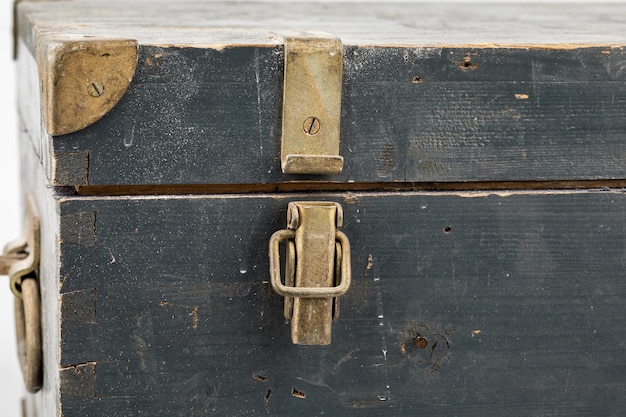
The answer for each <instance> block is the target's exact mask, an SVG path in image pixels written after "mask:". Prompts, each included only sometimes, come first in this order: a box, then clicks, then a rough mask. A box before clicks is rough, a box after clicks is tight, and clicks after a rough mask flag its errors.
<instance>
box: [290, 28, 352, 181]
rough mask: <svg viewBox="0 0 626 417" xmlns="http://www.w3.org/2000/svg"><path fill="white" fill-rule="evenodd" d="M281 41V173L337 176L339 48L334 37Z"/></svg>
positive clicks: (339, 162)
mask: <svg viewBox="0 0 626 417" xmlns="http://www.w3.org/2000/svg"><path fill="white" fill-rule="evenodd" d="M284 39H285V79H284V90H283V125H282V140H281V165H282V170H283V172H284V173H286V174H322V175H329V174H339V173H340V172H341V170H342V169H343V157H341V156H340V155H339V130H340V125H341V83H342V71H343V47H342V43H341V40H340V39H339V38H337V37H335V36H333V35H329V34H326V33H320V32H307V33H302V34H298V35H297V36H287V37H285V38H284Z"/></svg>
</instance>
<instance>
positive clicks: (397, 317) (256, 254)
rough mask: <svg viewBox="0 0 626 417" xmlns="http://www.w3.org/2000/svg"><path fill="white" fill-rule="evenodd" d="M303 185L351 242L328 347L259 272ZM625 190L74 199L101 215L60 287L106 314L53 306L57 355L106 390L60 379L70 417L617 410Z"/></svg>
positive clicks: (78, 210)
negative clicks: (311, 340)
mask: <svg viewBox="0 0 626 417" xmlns="http://www.w3.org/2000/svg"><path fill="white" fill-rule="evenodd" d="M471 197H474V198H471ZM301 199H319V200H330V201H337V202H339V203H341V204H342V205H343V209H344V227H343V228H342V230H343V231H344V232H345V233H346V234H347V235H348V236H349V238H350V240H351V243H352V245H351V246H352V253H353V255H352V264H353V267H352V269H353V275H354V277H353V285H352V288H351V289H350V291H349V292H348V294H347V295H345V296H344V297H342V299H341V316H340V317H339V319H338V320H337V321H335V322H334V324H333V342H332V344H331V345H330V346H328V347H307V346H296V345H292V344H291V341H290V339H289V325H288V324H286V323H285V321H284V318H283V311H282V299H281V297H279V296H277V295H276V294H275V293H274V292H273V291H272V290H271V288H270V285H269V283H268V280H269V271H268V260H267V254H266V252H267V248H266V245H267V241H268V239H269V236H270V235H271V233H272V232H274V231H276V230H278V229H280V228H284V227H285V223H284V222H285V218H284V216H285V210H286V207H287V203H288V202H289V201H292V200H301ZM625 204H626V194H624V193H622V192H619V191H605V192H602V191H595V192H588V191H561V192H558V191H553V192H511V193H506V192H500V193H492V194H489V193H482V194H481V193H461V192H457V193H453V192H445V193H433V192H430V193H428V192H404V193H335V194H329V193H315V194H306V195H302V194H287V195H278V194H269V195H250V196H238V195H215V196H208V195H203V196H171V197H165V196H160V197H152V196H146V197H135V198H129V197H128V196H125V197H98V198H96V197H90V198H84V197H72V196H66V197H63V198H62V199H61V201H60V215H61V216H62V217H65V218H67V217H66V216H70V217H73V218H85V215H84V213H94V212H95V213H96V215H95V219H96V223H95V233H96V239H95V246H92V245H84V244H80V242H72V241H65V240H64V241H63V243H62V245H61V253H62V258H61V271H60V276H62V277H63V282H62V286H61V288H60V291H61V293H62V294H63V297H67V296H72V295H73V294H77V295H76V296H75V298H76V297H79V295H80V297H83V296H84V295H85V294H88V295H95V303H96V307H95V312H96V318H95V320H90V321H89V322H86V320H85V321H84V322H81V321H78V320H76V319H75V317H76V316H77V315H80V314H77V312H75V311H71V312H70V313H68V316H67V317H65V316H64V317H61V321H62V326H61V333H60V335H61V338H62V343H61V351H60V366H62V367H64V368H65V367H72V366H82V365H84V364H94V369H95V393H93V394H90V393H89V392H88V390H86V389H85V390H83V391H80V392H81V393H82V394H81V395H64V394H63V393H62V396H61V409H62V410H63V415H64V416H65V417H73V416H79V415H90V416H105V415H107V416H109V415H111V414H115V415H140V414H142V413H147V414H150V415H154V416H165V415H172V414H174V415H176V413H179V414H180V415H188V416H196V415H197V416H200V415H207V414H215V415H258V414H264V413H268V412H269V413H271V414H274V415H284V416H293V415H296V414H298V415H311V416H312V415H318V414H320V413H325V414H326V415H331V414H332V415H361V416H373V415H377V416H382V415H390V416H391V415H393V416H397V415H398V414H399V413H409V414H416V413H426V414H437V415H443V416H453V415H464V416H478V415H480V416H484V415H487V416H509V415H510V416H513V415H521V414H523V415H550V414H554V413H556V414H559V415H578V416H596V415H598V414H601V415H607V416H618V415H620V413H621V412H622V411H623V409H624V407H625V406H626V402H625V398H626V396H624V391H625V390H626V372H625V371H626V369H624V366H623V364H624V363H626V324H625V322H624V320H623V317H624V314H625V313H626V311H625V309H626V306H625V305H624V302H623V300H624V297H625V296H626V283H625V281H624V276H626V267H625V259H626V246H625V245H626V212H625V211H624V207H625ZM87 217H89V216H87ZM68 227H69V223H68ZM77 227H80V226H77ZM90 242H91V240H90ZM83 304H84V305H85V306H86V307H85V308H86V309H87V313H88V315H92V314H93V311H94V308H93V304H92V303H91V302H89V303H83ZM75 305H79V304H75ZM62 313H63V314H64V315H65V313H64V312H63V311H62ZM420 347H421V348H420ZM89 369H91V368H89ZM89 387H90V385H89V386H88V388H89ZM68 389H69V388H68Z"/></svg>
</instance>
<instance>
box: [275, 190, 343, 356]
mask: <svg viewBox="0 0 626 417" xmlns="http://www.w3.org/2000/svg"><path fill="white" fill-rule="evenodd" d="M342 217H343V215H342V208H341V206H340V205H339V204H337V203H328V202H291V203H289V209H288V221H287V224H288V226H287V227H288V229H284V230H279V231H278V232H276V233H274V234H273V235H272V237H271V239H270V269H271V271H270V272H271V284H272V287H273V288H274V290H275V291H276V292H277V293H279V294H281V295H283V296H284V297H285V316H286V317H287V318H288V319H290V320H291V339H292V341H293V343H295V344H302V345H328V344H330V342H331V323H332V320H333V318H336V317H337V315H338V312H339V309H338V304H337V303H338V297H339V296H341V295H343V294H345V293H346V291H348V288H349V287H350V282H351V267H350V242H349V241H348V238H347V237H346V235H345V234H343V233H342V232H340V231H339V230H337V229H338V228H339V227H341V223H342ZM283 240H286V241H287V251H286V257H287V260H286V267H285V284H283V283H282V282H281V277H280V275H281V273H280V259H279V248H278V246H279V243H280V242H281V241H283Z"/></svg>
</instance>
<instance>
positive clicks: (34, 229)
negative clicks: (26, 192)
mask: <svg viewBox="0 0 626 417" xmlns="http://www.w3.org/2000/svg"><path fill="white" fill-rule="evenodd" d="M25 208H26V218H25V220H26V235H25V237H23V238H22V239H19V240H17V241H15V242H12V243H9V244H8V245H6V247H5V248H4V253H3V254H2V255H1V256H0V275H8V276H9V277H10V287H11V291H12V292H13V294H15V328H16V333H17V350H18V356H19V361H20V367H21V369H22V374H23V376H24V383H25V385H26V389H27V390H28V391H29V392H31V393H35V392H37V391H39V390H40V389H41V386H42V383H43V351H42V341H41V301H40V295H39V283H38V281H37V276H36V270H37V268H38V267H39V256H40V241H39V240H40V227H39V214H38V212H37V208H36V205H35V202H34V200H33V198H32V196H28V197H27V199H26V205H25Z"/></svg>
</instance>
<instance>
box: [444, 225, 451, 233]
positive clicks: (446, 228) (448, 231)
mask: <svg viewBox="0 0 626 417" xmlns="http://www.w3.org/2000/svg"><path fill="white" fill-rule="evenodd" d="M443 232H444V233H445V234H448V233H452V226H446V227H444V229H443Z"/></svg>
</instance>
